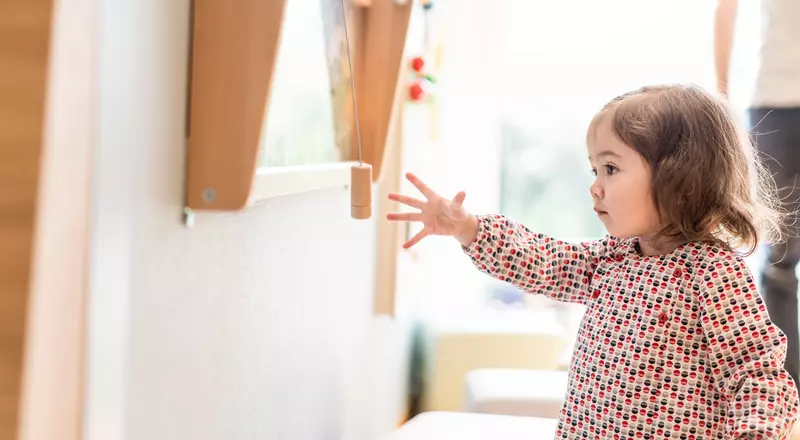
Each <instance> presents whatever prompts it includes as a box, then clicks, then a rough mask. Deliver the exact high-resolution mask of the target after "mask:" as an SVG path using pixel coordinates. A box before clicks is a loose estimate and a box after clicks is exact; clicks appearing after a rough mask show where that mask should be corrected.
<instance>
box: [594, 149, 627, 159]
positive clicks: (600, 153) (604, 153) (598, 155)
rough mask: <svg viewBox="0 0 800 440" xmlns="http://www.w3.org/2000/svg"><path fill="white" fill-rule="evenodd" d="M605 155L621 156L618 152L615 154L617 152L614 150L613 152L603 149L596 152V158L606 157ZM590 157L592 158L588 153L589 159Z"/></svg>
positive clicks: (618, 157)
mask: <svg viewBox="0 0 800 440" xmlns="http://www.w3.org/2000/svg"><path fill="white" fill-rule="evenodd" d="M606 156H610V157H615V158H617V159H620V158H622V156H620V155H619V154H617V153H615V152H613V151H611V150H603V151H601V152H599V153H597V158H598V159H600V158H601V157H606ZM591 158H592V156H591V155H590V156H589V159H591Z"/></svg>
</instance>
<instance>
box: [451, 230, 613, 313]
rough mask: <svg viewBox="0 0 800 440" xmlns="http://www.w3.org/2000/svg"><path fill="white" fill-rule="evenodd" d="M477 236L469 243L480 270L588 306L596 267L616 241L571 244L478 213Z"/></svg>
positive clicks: (468, 249) (468, 251)
mask: <svg viewBox="0 0 800 440" xmlns="http://www.w3.org/2000/svg"><path fill="white" fill-rule="evenodd" d="M478 221H479V230H478V235H477V236H476V238H475V240H473V242H472V243H471V244H470V245H469V246H467V247H463V250H464V252H465V253H466V254H467V255H468V256H469V257H470V258H471V260H472V263H473V264H474V265H475V267H477V268H478V270H480V271H482V272H484V273H486V274H488V275H490V276H492V277H493V278H495V279H497V280H500V281H505V282H508V283H511V284H513V285H514V286H516V287H518V288H520V289H522V290H523V291H525V292H528V293H535V294H544V295H546V296H548V297H550V298H552V299H555V300H558V301H562V302H572V303H580V304H586V303H587V302H588V299H589V296H590V295H589V292H590V284H591V282H592V279H593V277H594V272H595V269H596V268H597V265H598V264H599V262H600V261H601V260H602V258H604V255H605V254H606V253H608V252H609V251H610V249H612V248H613V247H614V246H615V245H616V239H615V238H613V237H610V236H606V237H605V238H603V239H601V240H596V241H587V242H583V243H574V244H572V243H567V242H564V241H561V240H557V239H554V238H552V237H549V236H547V235H544V234H538V233H534V232H532V231H531V230H529V229H528V228H526V227H525V226H523V225H521V224H519V223H516V222H514V221H512V220H510V219H508V218H506V217H504V216H501V215H484V216H478Z"/></svg>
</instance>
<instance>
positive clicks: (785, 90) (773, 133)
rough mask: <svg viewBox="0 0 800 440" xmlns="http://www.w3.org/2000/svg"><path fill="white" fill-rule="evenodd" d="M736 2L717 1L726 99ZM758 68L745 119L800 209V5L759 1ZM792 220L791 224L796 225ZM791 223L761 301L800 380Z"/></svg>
mask: <svg viewBox="0 0 800 440" xmlns="http://www.w3.org/2000/svg"><path fill="white" fill-rule="evenodd" d="M737 9H738V4H737V0H717V9H716V15H715V25H714V55H715V65H716V75H717V85H718V88H719V92H720V93H722V94H723V95H725V96H727V95H728V73H729V70H730V60H731V52H732V47H733V35H734V29H735V24H736V15H737ZM761 12H762V17H761V20H762V22H761V26H762V32H761V38H762V40H761V48H760V51H759V68H758V73H757V76H756V80H755V84H754V86H755V87H754V93H753V96H752V97H751V100H750V103H749V106H748V109H747V114H748V120H749V121H748V122H749V129H750V132H751V134H752V135H753V136H754V140H755V143H756V148H757V150H758V151H759V152H760V153H762V157H764V158H765V165H766V166H767V167H768V168H769V170H770V172H771V174H772V175H773V178H774V179H775V183H776V185H777V186H778V188H779V189H780V196H781V198H782V199H783V201H784V203H785V208H786V209H788V210H790V211H792V212H796V211H797V210H798V208H800V203H798V200H800V189H798V190H795V187H800V180H798V173H800V0H761ZM794 218H795V217H794V216H792V217H790V222H789V223H793V222H794ZM798 232H800V228H798V225H797V224H791V225H790V227H789V230H787V231H786V233H787V237H786V239H785V241H784V242H783V243H781V244H777V245H773V246H769V247H768V249H767V261H766V262H765V264H764V267H763V271H762V273H761V278H762V281H761V284H762V292H761V294H762V296H763V297H764V302H765V304H766V306H767V309H768V310H769V314H770V317H771V318H772V321H773V322H774V323H775V324H776V325H777V326H778V327H780V328H781V330H783V331H784V332H785V333H786V336H787V338H788V353H787V356H786V370H787V371H788V372H789V374H791V375H792V377H793V378H794V380H795V382H796V383H797V382H798V379H800V336H798V322H797V321H798V316H797V315H798V312H797V306H798V300H797V296H798V291H797V290H798V280H797V276H796V267H797V264H798V262H799V261H800V238H798Z"/></svg>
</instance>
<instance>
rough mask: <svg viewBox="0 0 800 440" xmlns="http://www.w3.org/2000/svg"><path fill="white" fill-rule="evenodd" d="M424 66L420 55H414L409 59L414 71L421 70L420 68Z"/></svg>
mask: <svg viewBox="0 0 800 440" xmlns="http://www.w3.org/2000/svg"><path fill="white" fill-rule="evenodd" d="M424 67H425V59H424V58H422V57H414V58H412V59H411V68H412V69H414V71H415V72H422V69H423V68H424Z"/></svg>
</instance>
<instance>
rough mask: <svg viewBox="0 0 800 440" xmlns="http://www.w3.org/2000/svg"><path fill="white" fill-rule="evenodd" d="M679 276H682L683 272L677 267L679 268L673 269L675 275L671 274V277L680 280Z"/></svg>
mask: <svg viewBox="0 0 800 440" xmlns="http://www.w3.org/2000/svg"><path fill="white" fill-rule="evenodd" d="M681 275H683V271H682V270H681V268H680V267H679V268H677V269H675V273H674V274H673V276H674V277H675V278H680V277H681Z"/></svg>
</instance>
